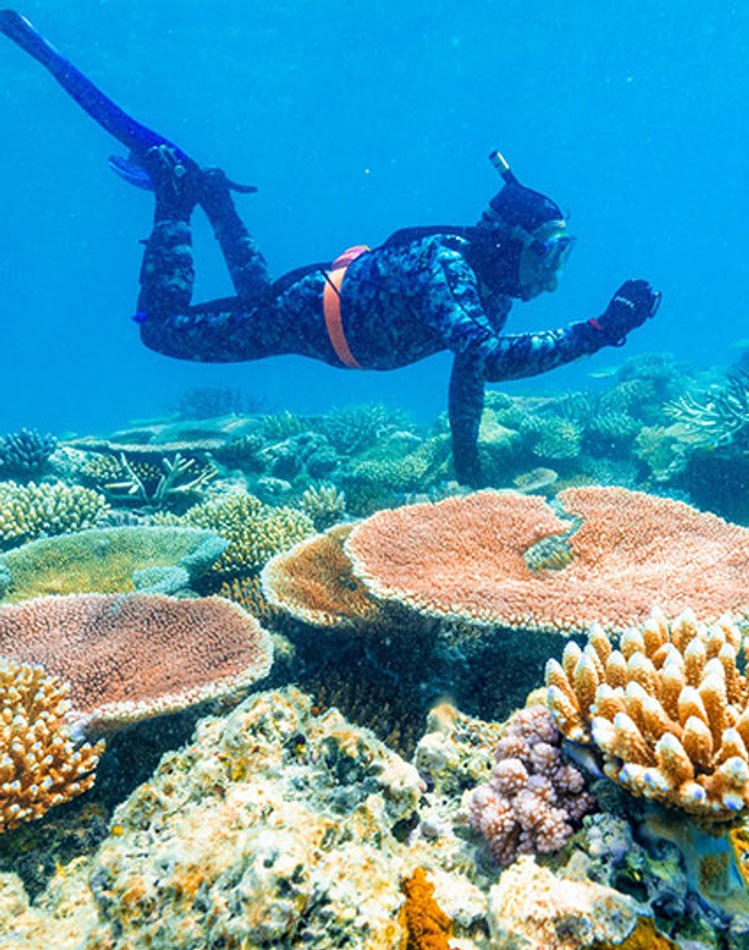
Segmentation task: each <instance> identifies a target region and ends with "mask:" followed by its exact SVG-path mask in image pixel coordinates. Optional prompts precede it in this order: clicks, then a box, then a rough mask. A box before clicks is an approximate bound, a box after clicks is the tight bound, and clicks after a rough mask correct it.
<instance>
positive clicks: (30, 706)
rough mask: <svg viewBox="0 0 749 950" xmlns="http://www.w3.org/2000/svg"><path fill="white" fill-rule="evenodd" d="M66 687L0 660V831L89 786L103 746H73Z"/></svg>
mask: <svg viewBox="0 0 749 950" xmlns="http://www.w3.org/2000/svg"><path fill="white" fill-rule="evenodd" d="M67 696H68V686H67V684H66V683H63V682H62V681H61V680H60V679H58V678H57V677H56V676H50V675H48V674H47V673H45V671H44V670H43V669H42V667H41V666H31V665H29V664H28V663H17V662H16V661H14V660H12V659H8V658H7V657H0V832H2V831H7V830H8V829H9V828H15V827H16V826H17V825H18V824H20V823H21V822H22V821H33V820H34V819H35V818H41V816H42V815H43V814H44V813H45V812H46V811H48V810H49V809H50V808H52V807H53V806H54V805H59V804H61V803H62V802H67V801H69V800H70V799H71V798H75V797H76V796H77V795H81V794H82V793H83V792H85V791H87V789H89V788H91V786H92V785H93V783H94V774H93V773H94V770H95V769H96V766H97V764H98V762H99V757H100V756H101V753H102V752H103V750H104V743H103V742H102V741H100V742H98V743H97V744H96V745H94V746H91V745H89V744H88V743H83V744H82V745H79V746H78V747H76V746H75V744H74V743H73V740H72V737H71V730H70V726H69V724H68V722H67V714H68V711H69V708H70V703H69V702H68V698H67Z"/></svg>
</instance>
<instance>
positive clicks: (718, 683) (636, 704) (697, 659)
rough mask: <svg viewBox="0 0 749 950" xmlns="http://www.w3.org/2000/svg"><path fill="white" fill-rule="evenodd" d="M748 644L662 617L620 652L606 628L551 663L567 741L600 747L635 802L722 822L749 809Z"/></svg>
mask: <svg viewBox="0 0 749 950" xmlns="http://www.w3.org/2000/svg"><path fill="white" fill-rule="evenodd" d="M745 649H746V640H745V638H744V637H743V635H742V633H741V631H740V630H739V628H738V627H737V626H736V625H735V624H733V623H732V622H731V621H730V620H729V619H727V618H724V619H723V620H720V621H718V622H716V623H714V624H712V625H710V626H708V625H706V624H703V623H699V622H698V621H697V620H695V617H694V615H693V614H691V613H689V612H685V613H684V614H682V615H681V616H680V617H678V618H677V619H676V620H674V621H673V622H672V623H670V624H669V623H668V622H667V620H666V619H665V617H664V615H663V614H662V613H661V612H660V611H654V612H653V614H652V616H651V618H650V619H649V620H648V621H647V622H646V623H645V624H644V625H642V626H641V627H639V628H633V629H631V630H628V631H626V632H625V633H624V634H623V635H622V637H621V641H620V644H619V649H613V647H612V645H611V643H610V641H609V639H608V637H607V636H606V635H605V634H604V633H603V631H602V630H601V629H600V628H594V629H592V630H591V632H590V634H589V638H588V644H587V645H586V647H585V649H583V650H581V649H580V647H579V646H577V644H575V643H573V642H571V643H569V644H567V646H566V648H565V650H564V653H563V656H562V662H561V663H557V661H556V660H549V662H548V664H547V670H546V683H547V687H548V705H549V708H550V710H551V712H552V715H553V717H554V721H555V723H556V725H557V726H558V728H559V729H560V730H561V732H562V733H563V734H564V735H565V736H566V737H567V738H568V739H570V740H572V741H574V742H583V743H592V744H593V746H594V747H595V748H596V749H597V750H598V751H599V753H600V754H601V756H602V758H603V768H604V771H605V773H606V775H607V776H608V777H609V778H611V779H613V781H615V782H617V783H618V784H619V785H621V786H623V787H624V788H626V789H627V790H628V791H630V792H632V793H633V794H634V795H638V796H643V797H645V798H650V799H655V800H657V801H659V802H662V803H663V804H665V805H669V806H672V807H675V808H680V809H682V810H683V811H685V812H688V813H689V814H692V815H698V816H700V817H702V818H705V819H713V820H717V821H721V820H729V819H732V818H735V817H736V816H737V814H739V813H740V812H742V811H745V810H746V808H747V807H749V752H748V751H747V750H748V749H749V686H748V684H747V677H746V675H745V673H744V672H742V671H743V669H744V656H745Z"/></svg>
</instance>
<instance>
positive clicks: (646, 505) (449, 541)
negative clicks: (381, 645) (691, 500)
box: [345, 485, 749, 633]
mask: <svg viewBox="0 0 749 950" xmlns="http://www.w3.org/2000/svg"><path fill="white" fill-rule="evenodd" d="M556 512H560V513H561V514H566V515H567V516H568V517H570V518H571V520H570V521H563V520H562V518H561V517H558V515H557V513H556ZM570 531H571V533H570ZM565 533H567V537H566V545H567V546H568V548H569V553H567V552H566V551H564V550H562V549H560V550H559V552H558V554H559V556H558V557H557V556H555V557H554V559H553V561H549V560H548V558H547V557H546V554H547V550H545V551H544V555H545V556H544V557H543V558H541V559H540V562H538V564H539V565H543V564H546V565H547V569H545V570H544V569H536V570H534V569H532V567H531V566H530V565H531V564H533V565H536V564H537V559H536V558H535V557H534V548H535V546H536V545H538V544H539V542H542V541H544V539H546V538H550V537H552V536H559V535H563V534H565ZM544 543H545V546H548V542H544ZM345 553H346V554H347V556H348V557H349V558H350V560H351V562H352V570H353V573H354V575H355V576H356V577H358V578H359V579H360V580H361V581H362V582H363V583H364V585H365V586H366V587H367V588H368V589H369V591H370V593H371V594H373V595H374V597H375V598H377V599H381V600H388V601H394V602H395V603H398V604H401V605H403V606H404V607H407V608H408V609H410V610H415V611H417V612H419V613H422V614H426V615H428V616H434V617H438V618H456V619H460V620H464V621H468V622H469V623H471V624H479V625H497V624H501V625H503V626H506V627H517V628H521V629H525V630H539V631H548V632H554V633H568V632H574V631H585V630H586V629H587V628H588V627H589V626H590V624H591V623H594V622H596V621H600V622H601V623H602V624H603V625H604V626H605V627H606V628H607V629H609V630H623V629H625V628H626V627H628V626H630V625H632V624H633V623H640V622H643V621H644V620H645V619H646V618H647V617H648V615H649V614H650V611H651V609H652V607H653V605H654V604H657V603H660V604H661V605H662V606H663V608H664V609H665V610H668V611H669V612H671V613H678V612H679V611H681V610H684V609H686V608H687V607H688V606H690V605H692V606H693V608H694V610H695V612H696V613H698V615H699V616H700V619H703V620H710V619H716V618H717V617H719V616H720V615H721V614H722V613H724V612H725V611H727V610H730V611H742V610H743V611H745V610H746V609H747V608H749V530H747V529H746V528H742V527H739V526H738V525H732V524H729V523H728V522H726V521H723V520H722V519H721V518H718V517H716V516H715V515H710V514H706V513H704V512H700V511H697V510H696V509H694V508H691V507H690V506H689V505H686V504H684V503H683V502H677V501H673V500H671V499H668V498H659V497H656V496H653V495H647V494H645V493H644V492H634V491H629V490H627V489H624V488H617V487H599V486H594V485H589V486H584V487H581V488H568V489H565V490H564V491H562V492H560V494H559V495H558V496H557V504H556V505H555V506H554V509H552V507H551V506H549V505H547V504H546V503H545V501H544V500H543V498H541V497H537V496H528V495H521V494H518V493H515V492H495V491H483V492H477V493H474V494H472V495H467V496H465V497H459V498H447V499H445V500H444V501H440V502H437V503H436V504H417V505H409V506H403V507H401V508H397V509H394V510H386V511H380V512H377V514H375V515H372V516H371V517H370V518H368V519H366V520H365V521H362V522H361V523H359V524H358V525H356V526H355V527H354V528H353V529H352V531H351V534H350V536H349V538H348V540H347V541H346V542H345ZM555 562H556V563H555ZM551 566H558V569H548V567H551Z"/></svg>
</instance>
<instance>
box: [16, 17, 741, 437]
mask: <svg viewBox="0 0 749 950" xmlns="http://www.w3.org/2000/svg"><path fill="white" fill-rule="evenodd" d="M714 7H715V9H713V10H708V9H707V5H706V4H704V3H702V2H700V3H697V2H695V0H678V2H677V0H660V2H658V0H655V2H654V0H648V2H644V0H632V2H628V3H621V2H619V0H578V2H575V3H566V4H562V3H558V2H549V0H545V2H541V0H535V2H534V0H503V2H502V3H498V2H497V3H493V2H486V0H484V2H472V0H465V2H464V3H456V2H455V0H429V2H425V0H419V2H411V3H402V2H396V0H383V2H378V3H371V2H364V0H315V2H308V0H286V2H268V0H262V2H261V0H216V2H211V3H208V2H206V0H203V2H197V0H159V2H158V3H154V2H153V0H129V2H127V3H126V2H124V0H81V2H78V3H75V4H71V3H69V2H63V0H36V2H28V3H27V4H26V5H25V6H24V7H22V8H19V9H20V10H21V12H23V13H24V14H25V15H27V16H28V17H29V18H30V19H32V20H33V21H34V23H35V24H36V25H37V26H38V27H39V28H40V29H41V30H42V31H43V32H44V33H45V34H46V35H47V36H48V37H49V38H50V39H51V40H52V41H53V42H54V43H55V44H56V45H57V46H58V47H59V48H60V49H61V50H62V51H64V52H65V53H66V54H67V55H68V56H69V57H70V58H71V59H73V60H74V62H76V64H77V65H78V66H79V67H80V68H81V69H83V70H84V71H85V72H86V73H87V74H88V75H89V76H90V77H91V78H92V79H93V80H94V81H95V82H96V83H98V84H99V85H100V86H101V87H102V88H103V89H104V90H105V91H106V92H107V93H108V94H109V95H111V96H112V97H113V98H114V99H115V100H116V101H118V102H119V103H120V104H121V105H122V106H123V107H125V108H126V109H128V110H129V111H131V112H132V113H133V114H134V115H135V116H137V117H138V118H139V119H140V120H141V121H143V122H145V123H146V124H149V125H151V126H152V127H154V128H156V129H158V130H159V131H161V132H163V133H164V134H166V135H167V136H169V137H170V138H172V139H173V140H176V141H178V142H179V143H180V145H182V146H183V147H184V148H185V149H186V150H187V151H188V152H190V153H191V154H193V155H194V156H195V157H197V158H198V159H199V160H200V161H202V162H205V163H213V164H219V165H221V166H223V167H225V168H226V169H227V171H228V173H229V174H230V175H231V176H233V177H235V178H237V179H239V180H241V181H250V182H253V183H254V184H256V185H258V186H259V187H260V189H261V190H260V192H259V193H258V195H256V196H251V197H247V198H243V199H241V200H242V208H243V211H244V212H245V213H246V216H247V219H248V221H249V222H250V225H251V228H252V229H253V230H254V232H255V233H256V234H257V236H258V237H259V239H260V240H261V242H262V245H263V247H264V249H265V252H266V254H267V256H268V258H269V260H270V262H271V266H272V268H273V271H274V274H276V275H280V274H281V273H283V272H284V271H286V270H288V269H290V268H292V267H295V266H298V265H300V264H304V263H308V262H311V261H316V260H325V259H329V258H332V257H334V256H336V255H337V254H338V253H339V252H340V251H341V250H342V249H343V248H345V247H346V246H348V245H350V244H354V243H361V242H365V243H368V244H370V245H374V244H377V243H378V242H379V241H381V240H382V239H384V238H385V237H386V236H387V235H388V234H389V233H390V232H391V231H393V230H395V229H397V228H399V227H403V226H406V225H413V224H432V223H442V222H451V223H472V222H474V221H475V220H476V219H477V218H478V216H479V215H480V213H481V210H482V208H483V206H484V204H485V202H486V201H487V200H488V199H489V198H490V197H491V195H492V194H493V193H494V192H495V191H496V190H497V187H498V181H497V178H496V173H495V172H494V170H493V169H492V168H491V166H490V165H489V163H488V162H487V160H486V156H487V154H488V152H489V151H490V150H491V149H492V148H496V147H500V148H501V149H502V151H503V152H504V153H505V154H506V155H507V157H508V158H509V159H510V160H511V161H512V163H513V167H514V169H515V171H516V172H517V174H518V177H520V179H521V180H522V181H524V182H525V183H527V184H529V185H531V186H532V187H535V188H538V189H540V190H543V191H545V192H547V193H548V194H550V195H551V196H552V197H554V198H555V200H556V201H557V202H558V203H559V204H560V205H561V206H562V207H564V208H568V209H570V211H571V214H572V224H573V230H574V233H576V234H577V236H578V244H577V247H576V249H575V252H574V254H573V256H572V258H571V260H570V263H569V265H568V268H567V273H566V274H565V276H564V279H563V282H562V284H561V285H560V288H559V290H558V291H557V292H556V293H555V294H554V295H551V296H550V295H546V296H545V298H544V299H541V300H537V301H534V302H532V303H529V304H518V305H516V307H515V311H514V313H513V315H512V317H511V321H510V324H509V325H508V330H509V331H511V332H518V331H521V330H523V329H531V328H538V327H551V326H558V325H562V324H564V323H566V322H568V321H569V320H572V319H580V318H583V317H588V316H593V315H596V314H598V313H600V312H601V311H602V310H603V308H604V307H605V304H606V302H607V300H608V298H609V297H610V295H611V294H612V293H613V291H614V290H615V289H616V287H617V286H618V285H619V283H620V282H621V281H622V280H624V279H626V278H627V277H630V276H642V277H646V278H648V279H649V280H651V281H652V282H653V284H654V285H656V286H657V287H659V288H660V289H662V291H663V293H664V302H663V306H662V308H661V311H660V313H659V314H658V317H657V320H655V321H651V322H650V323H649V324H648V325H647V326H646V327H645V328H643V329H642V330H640V331H639V332H637V333H636V334H633V335H632V337H631V339H630V341H629V343H628V345H627V347H626V348H625V349H624V350H622V351H616V350H610V351H604V352H602V353H600V354H599V355H597V356H596V357H595V358H594V359H592V360H586V361H584V362H583V363H580V364H577V365H576V366H575V367H571V368H567V369H565V370H560V371H556V372H555V373H553V374H550V375H549V376H548V377H546V378H543V379H540V380H538V379H537V380H530V381H526V382H524V383H515V384H509V385H505V386H503V387H502V388H504V389H506V390H508V391H525V392H527V391H548V390H549V389H550V388H556V387H574V388H577V387H580V386H585V385H588V383H589V382H590V380H589V376H588V374H589V373H590V372H591V371H596V370H601V369H603V368H604V367H607V366H610V365H615V364H616V363H617V362H619V361H621V360H622V359H623V358H625V357H626V356H629V355H634V354H637V353H644V352H653V351H663V350H667V351H670V352H673V353H675V354H676V356H677V357H678V358H679V359H681V360H684V361H685V363H686V364H687V365H691V366H707V365H716V366H726V365H728V364H730V363H731V362H732V361H733V360H735V359H736V357H737V355H738V350H737V349H736V347H735V343H736V341H737V340H739V339H741V338H743V337H745V336H749V330H748V329H747V327H746V323H747V320H746V310H745V307H746V304H745V295H746V289H747V286H748V284H749V261H748V256H747V243H746V242H747V238H746V227H747V218H748V216H749V214H748V212H749V209H748V208H747V200H746V187H747V186H746V172H745V169H746V164H747V155H746V146H747V141H748V140H749V136H748V135H747V131H746V103H747V99H748V98H749V97H748V95H747V93H749V56H748V55H747V52H748V51H747V38H748V37H749V6H748V5H746V4H741V3H726V2H724V3H720V4H716V5H714ZM0 129H2V139H1V141H2V148H0V180H1V181H2V182H3V186H4V187H3V192H2V194H3V199H2V211H3V220H2V227H0V354H1V355H0V431H8V430H13V429H17V428H18V427H20V426H23V425H27V426H38V427H44V428H47V429H50V430H52V431H53V432H55V433H57V434H64V433H67V432H71V431H78V432H83V431H90V430H92V429H104V428H109V427H113V426H118V425H122V424H123V423H125V422H127V421H128V420H129V419H132V418H142V417H150V416H154V415H160V414H163V413H165V412H167V411H169V408H170V406H172V405H173V404H174V402H175V399H176V397H177V395H178V394H179V392H180V391H182V390H185V389H190V388H193V387H198V386H201V387H202V386H222V385H227V386H231V387H237V388H241V389H242V390H243V391H244V392H246V393H247V394H249V395H251V396H253V397H254V398H257V399H262V400H263V401H264V403H265V404H266V405H267V406H268V408H269V409H270V408H277V409H283V408H288V409H291V410H293V411H297V412H310V411H319V410H323V409H325V408H328V407H331V406H341V405H345V404H347V403H356V402H363V401H364V402H368V401H386V402H388V403H391V404H393V405H397V406H402V407H404V408H406V409H409V410H411V411H413V412H415V413H417V414H418V415H419V416H421V417H423V418H425V419H428V418H433V417H435V416H436V415H437V413H438V412H440V411H442V409H443V408H444V406H445V401H446V388H447V375H448V372H449V365H450V360H449V357H447V356H441V357H437V358H434V359H431V360H428V361H426V362H424V363H423V364H421V365H418V366H416V367H413V368H410V369H408V370H404V371H400V372H397V373H390V374H384V375H381V374H367V373H364V374H356V373H352V372H345V371H336V370H333V369H330V368H326V367H323V366H321V365H316V364H313V363H311V362H306V361H303V360H300V359H296V358H288V357H287V358H279V359H273V360H268V361H264V362H260V363H245V364H238V365H235V366H229V367H227V366H203V365H192V364H187V363H179V362H176V361H170V360H168V359H166V358H165V357H161V356H158V355H156V354H154V353H151V352H149V351H147V350H146V349H145V348H144V347H143V346H142V345H141V343H140V341H139V338H138V334H137V328H136V326H135V324H133V323H132V322H131V320H130V315H131V313H132V312H133V310H134V301H135V295H136V291H137V276H138V268H139V262H140V252H141V246H140V245H139V243H138V241H139V239H141V238H143V237H145V236H147V234H148V231H149V225H150V213H151V198H150V196H149V195H147V194H146V193H143V192H139V191H136V190H134V189H132V188H130V187H128V186H127V185H126V184H124V183H123V182H121V181H120V180H119V179H117V178H116V177H115V176H114V175H112V173H111V172H110V171H109V170H108V168H107V164H106V158H107V156H108V155H109V154H110V153H111V152H112V151H115V150H116V143H114V142H113V141H112V140H111V139H110V138H109V137H108V136H107V135H106V133H104V132H103V131H101V130H100V129H99V128H98V127H97V126H96V125H95V124H94V123H93V122H92V121H91V120H90V119H89V118H88V117H87V116H86V115H85V114H83V113H82V112H81V111H80V109H78V107H77V106H76V105H75V104H74V103H73V102H72V101H71V100H70V99H68V97H67V96H66V95H65V94H64V93H63V92H62V91H61V90H60V89H59V87H58V86H57V85H56V84H55V83H54V81H53V80H52V79H51V78H50V77H49V76H48V75H47V74H46V72H45V71H44V70H43V69H42V68H41V67H40V66H39V65H38V64H36V63H35V62H33V61H32V60H31V59H29V58H28V57H27V56H26V55H25V54H23V53H22V52H20V51H19V50H17V49H16V48H15V47H14V46H13V45H12V44H11V43H10V42H8V41H6V40H5V39H4V38H2V37H0ZM196 247H197V257H198V268H199V275H200V280H199V287H198V294H197V296H198V297H199V298H201V299H205V298H208V297H212V296H222V295H225V294H227V293H229V292H230V288H229V284H228V280H227V279H226V276H225V274H224V271H223V267H222V264H221V261H220V259H219V257H218V254H217V252H216V249H215V247H214V246H213V244H212V240H211V238H210V235H209V234H208V231H207V229H206V228H205V227H204V226H202V224H201V225H200V226H199V227H198V228H197V236H196Z"/></svg>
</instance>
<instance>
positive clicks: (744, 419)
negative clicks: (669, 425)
mask: <svg viewBox="0 0 749 950" xmlns="http://www.w3.org/2000/svg"><path fill="white" fill-rule="evenodd" d="M665 411H666V413H667V414H668V415H669V416H671V418H673V419H675V420H677V421H678V422H681V423H682V424H683V425H684V426H686V428H687V429H688V430H689V432H690V434H691V435H692V436H693V438H694V439H695V441H697V442H699V443H701V444H703V445H708V446H712V447H717V446H719V445H727V444H729V443H734V442H738V443H739V444H740V445H741V446H742V448H745V447H746V444H747V437H748V435H749V373H745V372H738V373H734V374H733V375H731V376H729V377H728V383H727V384H726V386H725V387H724V388H723V389H719V390H716V391H714V392H709V393H706V394H705V395H704V396H703V397H702V399H700V398H698V397H696V396H693V395H692V394H691V393H685V394H684V395H683V396H681V398H679V399H677V400H675V401H674V402H671V403H668V405H666V407H665Z"/></svg>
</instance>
